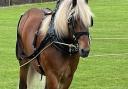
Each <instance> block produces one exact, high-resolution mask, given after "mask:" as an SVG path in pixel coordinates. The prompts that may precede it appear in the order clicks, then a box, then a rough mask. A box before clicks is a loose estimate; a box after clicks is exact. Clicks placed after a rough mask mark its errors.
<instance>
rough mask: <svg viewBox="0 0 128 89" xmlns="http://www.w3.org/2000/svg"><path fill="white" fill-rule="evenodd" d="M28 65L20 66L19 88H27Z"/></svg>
mask: <svg viewBox="0 0 128 89" xmlns="http://www.w3.org/2000/svg"><path fill="white" fill-rule="evenodd" d="M27 74H28V65H27V66H23V67H21V68H20V81H19V89H27Z"/></svg>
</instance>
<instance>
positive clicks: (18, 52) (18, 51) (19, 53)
mask: <svg viewBox="0 0 128 89" xmlns="http://www.w3.org/2000/svg"><path fill="white" fill-rule="evenodd" d="M22 17H23V15H21V17H20V19H19V22H18V25H17V40H16V57H17V59H18V60H21V59H22V58H23V57H22V56H23V55H24V51H23V48H22V41H21V36H20V33H19V25H20V21H21V19H22Z"/></svg>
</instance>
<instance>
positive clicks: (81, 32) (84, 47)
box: [74, 17, 90, 57]
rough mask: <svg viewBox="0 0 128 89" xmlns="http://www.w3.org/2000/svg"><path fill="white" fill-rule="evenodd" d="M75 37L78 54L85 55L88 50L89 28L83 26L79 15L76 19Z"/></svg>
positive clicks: (87, 53)
mask: <svg viewBox="0 0 128 89" xmlns="http://www.w3.org/2000/svg"><path fill="white" fill-rule="evenodd" d="M76 20H77V21H76V28H75V29H74V30H75V31H76V37H77V41H78V45H79V54H80V56H81V57H87V56H88V55H89V52H90V39H89V30H88V28H87V27H85V26H84V24H83V23H82V21H81V20H80V19H79V17H78V18H77V19H76Z"/></svg>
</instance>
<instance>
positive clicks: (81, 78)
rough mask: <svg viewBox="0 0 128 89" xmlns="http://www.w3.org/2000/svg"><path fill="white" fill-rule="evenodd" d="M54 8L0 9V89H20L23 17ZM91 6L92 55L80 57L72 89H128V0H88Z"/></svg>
mask: <svg viewBox="0 0 128 89" xmlns="http://www.w3.org/2000/svg"><path fill="white" fill-rule="evenodd" d="M54 5H55V4H54V3H44V4H35V5H24V6H13V7H6V8H0V89H16V88H17V84H18V70H19V66H18V61H17V60H16V57H15V42H16V27H17V22H18V19H19V17H20V15H21V14H22V13H23V12H25V11H26V10H28V9H29V8H33V7H38V8H46V7H49V8H54V7H55V6H54ZM89 5H90V7H91V8H92V11H93V12H94V14H95V17H94V27H93V28H91V29H90V32H91V36H92V40H91V53H90V56H89V57H88V58H86V60H85V59H82V58H81V60H80V63H79V66H78V69H77V71H76V73H75V76H74V80H73V82H72V84H71V87H70V89H128V0H89ZM104 38H106V39H104ZM109 38H111V39H109ZM120 38H121V39H120Z"/></svg>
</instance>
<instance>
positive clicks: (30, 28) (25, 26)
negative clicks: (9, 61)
mask: <svg viewBox="0 0 128 89" xmlns="http://www.w3.org/2000/svg"><path fill="white" fill-rule="evenodd" d="M43 18H44V13H43V11H42V10H40V9H36V8H33V9H30V10H28V11H27V12H26V13H24V15H23V16H22V17H21V20H20V22H19V26H18V34H19V35H20V39H21V40H22V47H23V50H24V51H25V53H26V54H27V55H30V54H31V53H32V52H33V50H34V47H33V41H34V38H35V33H36V32H37V31H38V30H39V28H40V24H41V22H42V19H43Z"/></svg>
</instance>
